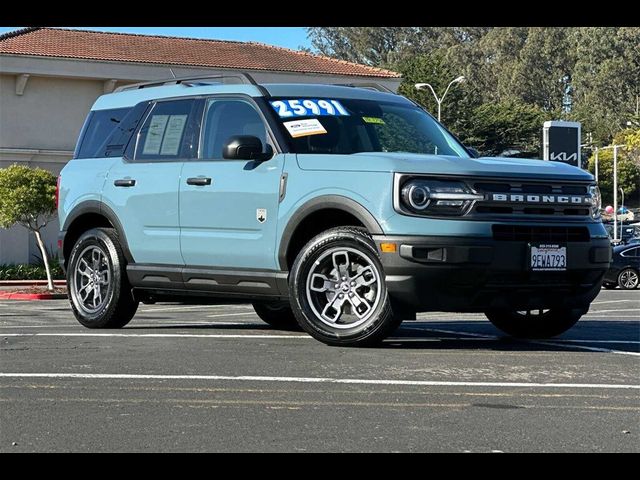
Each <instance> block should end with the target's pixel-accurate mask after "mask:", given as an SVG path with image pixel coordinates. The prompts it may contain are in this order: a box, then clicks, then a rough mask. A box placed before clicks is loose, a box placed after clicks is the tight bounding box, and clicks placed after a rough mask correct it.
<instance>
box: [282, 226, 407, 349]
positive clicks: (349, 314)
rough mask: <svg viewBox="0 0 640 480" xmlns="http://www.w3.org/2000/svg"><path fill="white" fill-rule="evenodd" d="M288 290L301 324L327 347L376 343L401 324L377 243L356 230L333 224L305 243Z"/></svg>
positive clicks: (362, 231) (294, 267)
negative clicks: (388, 289) (387, 285)
mask: <svg viewBox="0 0 640 480" xmlns="http://www.w3.org/2000/svg"><path fill="white" fill-rule="evenodd" d="M289 293H290V299H291V306H292V308H293V312H294V314H295V315H296V318H297V319H298V323H299V324H300V326H301V327H302V328H303V329H304V330H305V331H306V332H307V333H309V334H310V335H311V336H312V337H314V338H315V339H317V340H320V341H321V342H324V343H326V344H328V345H338V346H370V345H375V344H377V343H379V342H381V341H382V340H383V339H384V338H386V337H387V336H388V335H389V334H391V332H393V331H394V330H395V329H396V328H397V327H398V325H400V323H401V322H402V319H401V317H400V316H398V315H394V314H393V311H392V308H391V301H390V298H389V295H388V293H387V288H386V285H385V282H384V272H383V269H382V264H381V263H380V259H379V258H378V253H377V250H376V246H375V244H374V243H373V241H372V239H371V236H370V235H369V234H368V233H367V232H366V231H365V230H363V229H360V228H356V227H337V228H333V229H331V230H327V231H326V232H324V233H321V234H320V235H318V236H316V237H315V238H313V239H312V240H311V241H309V243H307V244H306V245H305V246H304V247H303V248H302V250H301V251H300V253H299V254H298V257H297V258H296V261H295V262H294V264H293V268H292V269H291V275H290V278H289Z"/></svg>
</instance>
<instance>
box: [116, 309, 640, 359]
mask: <svg viewBox="0 0 640 480" xmlns="http://www.w3.org/2000/svg"><path fill="white" fill-rule="evenodd" d="M147 320H158V324H157V325H153V326H150V325H141V326H137V325H136V324H135V323H133V324H130V325H128V326H127V327H126V328H125V329H126V330H181V331H189V330H191V331H193V330H197V331H209V332H212V333H213V332H221V331H224V332H234V331H252V330H253V331H261V332H274V334H279V333H287V331H286V330H277V329H274V328H273V327H270V326H269V325H267V324H262V323H257V322H256V323H246V322H229V323H228V324H224V323H223V322H211V323H191V324H190V323H189V322H184V323H180V324H170V325H167V324H164V325H163V324H162V322H161V321H162V320H163V318H162V317H157V318H151V317H145V318H144V320H143V319H141V321H147ZM289 332H290V333H291V334H296V333H297V334H299V333H301V332H300V331H298V332H292V331H289ZM376 348H383V349H430V350H452V349H453V350H455V349H460V350H499V351H532V352H533V351H554V352H559V351H576V352H589V351H592V352H598V351H605V352H606V351H607V350H615V351H620V352H630V353H640V321H634V320H629V321H617V320H581V321H580V322H578V324H577V325H576V326H575V327H573V328H572V329H570V330H569V331H567V332H566V333H564V334H562V335H560V336H557V337H554V338H550V339H544V340H520V339H516V338H513V337H510V336H508V335H506V334H504V333H502V332H500V331H499V330H498V329H496V328H495V327H494V326H493V325H492V324H491V323H489V322H488V321H481V320H467V321H457V320H446V321H433V320H418V321H406V322H404V323H403V324H402V326H401V327H400V328H398V330H396V331H395V332H394V333H393V335H391V336H390V337H389V338H388V339H387V340H385V341H384V342H383V343H382V345H380V346H378V347H376ZM589 349H593V350H589Z"/></svg>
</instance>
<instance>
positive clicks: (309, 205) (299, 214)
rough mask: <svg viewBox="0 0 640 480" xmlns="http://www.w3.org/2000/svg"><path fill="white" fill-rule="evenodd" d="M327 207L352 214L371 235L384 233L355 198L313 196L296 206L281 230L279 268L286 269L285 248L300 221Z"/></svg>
mask: <svg viewBox="0 0 640 480" xmlns="http://www.w3.org/2000/svg"><path fill="white" fill-rule="evenodd" d="M327 209H333V210H342V211H343V212H346V213H349V214H351V215H353V216H354V217H356V218H357V219H358V220H359V221H360V222H361V223H362V224H363V225H364V226H365V227H366V228H367V230H369V233H371V234H372V235H381V234H383V233H384V231H383V230H382V227H381V226H380V224H379V223H378V221H377V220H376V218H375V217H374V216H373V214H372V213H371V212H369V210H367V209H366V208H365V207H363V206H362V205H361V204H359V203H358V202H356V201H355V200H352V199H351V198H349V197H345V196H343V195H321V196H319V197H315V198H313V199H311V200H309V201H308V202H306V203H304V204H302V205H301V206H300V207H298V209H297V210H296V211H295V213H294V214H293V215H291V218H290V219H289V221H288V222H287V226H286V227H285V229H284V230H283V232H282V236H281V238H280V246H279V247H278V263H279V265H280V269H281V270H283V271H286V270H287V250H288V249H289V244H290V242H291V238H292V237H293V234H294V233H295V231H296V229H297V228H298V226H299V225H300V223H302V221H303V220H304V219H305V218H307V217H308V216H309V215H310V214H312V213H313V212H317V211H318V210H327Z"/></svg>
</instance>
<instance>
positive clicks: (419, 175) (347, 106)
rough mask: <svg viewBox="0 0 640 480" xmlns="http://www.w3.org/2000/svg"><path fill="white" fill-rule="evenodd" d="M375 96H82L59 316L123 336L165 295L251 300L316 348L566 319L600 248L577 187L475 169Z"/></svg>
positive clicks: (253, 89) (519, 328)
mask: <svg viewBox="0 0 640 480" xmlns="http://www.w3.org/2000/svg"><path fill="white" fill-rule="evenodd" d="M383 90H385V89H384V88H376V87H374V86H371V85H369V86H365V87H363V88H359V87H356V86H353V85H343V86H337V85H306V84H290V85H285V84H273V85H267V84H265V85H258V84H256V82H255V81H253V79H252V78H251V77H250V76H249V75H246V74H237V75H236V74H225V75H219V76H217V77H216V76H214V77H206V78H191V79H172V80H169V81H165V82H156V83H146V84H136V85H129V86H125V87H121V88H119V89H118V90H117V91H116V92H114V93H112V94H107V95H104V96H101V97H100V98H99V99H98V100H97V101H96V102H95V104H94V106H93V108H92V109H91V112H90V113H89V115H88V117H87V120H86V122H85V124H84V127H83V128H82V131H81V133H80V137H79V140H78V144H77V147H76V151H75V154H74V158H73V159H72V160H71V161H70V162H69V163H68V164H67V165H66V166H65V168H64V169H63V171H62V172H61V178H60V180H59V218H60V225H61V232H60V241H59V247H60V253H61V255H60V258H61V261H62V264H63V266H64V268H65V269H66V272H67V280H68V287H69V296H70V303H71V307H72V309H73V313H74V314H75V316H76V318H77V319H78V321H79V322H80V323H81V324H82V325H84V326H85V327H89V328H117V327H122V326H124V325H125V324H127V323H128V322H129V321H130V320H131V319H132V317H133V316H134V314H135V312H136V309H137V307H138V303H139V302H141V301H142V302H154V301H160V300H163V301H166V300H173V301H190V302H202V303H211V302H214V301H224V302H229V301H243V302H246V301H250V302H253V305H254V307H255V311H256V313H257V314H258V315H259V316H260V318H262V319H263V320H264V321H266V322H267V323H269V324H271V325H272V326H274V327H277V328H293V329H295V328H297V327H301V328H302V329H304V330H305V331H306V332H308V333H309V334H310V335H312V336H313V337H315V338H316V339H318V340H320V341H322V342H325V343H327V344H330V345H371V344H375V343H377V342H379V341H381V340H382V339H384V338H385V337H387V336H388V335H389V334H390V333H391V332H392V331H393V330H394V329H395V328H396V327H397V326H398V325H399V324H400V322H402V320H410V319H415V314H416V312H423V311H448V312H484V313H485V314H486V316H487V317H488V319H489V320H490V321H491V322H492V323H493V324H494V325H495V326H497V327H498V328H499V329H501V330H502V331H504V332H506V333H507V334H510V335H513V336H517V337H525V338H532V337H538V338H540V337H550V336H554V335H558V334H560V333H562V332H564V331H565V330H567V329H569V328H570V327H572V326H573V325H574V324H575V323H576V322H577V321H578V319H579V318H580V317H581V316H582V315H583V314H585V313H586V312H587V311H588V309H589V304H590V302H591V301H592V300H593V299H594V298H595V297H596V295H597V294H598V292H599V290H600V286H601V283H602V280H603V276H604V274H605V272H606V270H607V268H608V266H609V261H610V256H611V248H610V245H609V239H608V236H607V232H606V231H605V229H604V227H603V225H602V223H601V220H600V218H599V217H598V215H599V207H600V195H599V191H598V188H597V187H596V185H595V183H594V179H593V177H592V176H591V175H590V174H589V173H587V172H585V171H583V170H580V169H578V168H575V167H572V166H569V165H565V164H562V163H557V162H547V161H540V160H527V159H506V158H475V155H474V152H472V151H471V150H469V149H467V148H466V147H465V146H464V145H462V144H461V143H460V142H459V141H458V140H457V139H456V138H455V137H454V136H453V135H452V134H450V133H449V132H448V131H447V130H446V129H445V128H444V127H443V126H442V125H440V124H439V123H438V122H437V121H435V120H434V118H433V117H432V116H431V115H429V114H428V113H427V112H425V111H424V110H423V109H422V108H420V107H419V106H418V105H416V104H415V103H413V102H412V101H410V100H408V99H407V98H405V97H402V96H400V95H396V94H394V93H392V92H389V91H383ZM215 299H217V300H215Z"/></svg>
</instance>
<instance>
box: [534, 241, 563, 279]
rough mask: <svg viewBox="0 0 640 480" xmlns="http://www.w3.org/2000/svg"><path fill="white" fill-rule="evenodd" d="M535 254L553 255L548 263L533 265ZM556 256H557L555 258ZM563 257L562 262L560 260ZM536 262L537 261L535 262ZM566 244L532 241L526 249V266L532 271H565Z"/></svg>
mask: <svg viewBox="0 0 640 480" xmlns="http://www.w3.org/2000/svg"><path fill="white" fill-rule="evenodd" d="M535 255H553V256H554V257H553V258H551V259H550V261H549V263H548V264H547V262H544V264H541V265H534V256H535ZM556 256H557V258H556ZM562 258H564V262H562ZM536 263H537V262H536ZM567 263H568V261H567V244H566V243H546V242H532V243H529V248H528V249H527V266H528V269H529V270H530V271H532V272H566V271H567Z"/></svg>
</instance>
